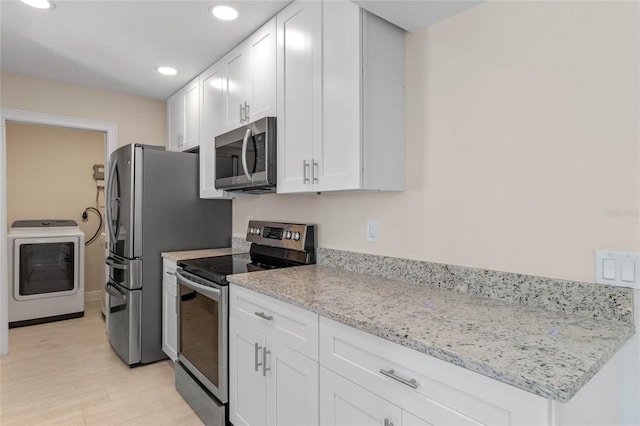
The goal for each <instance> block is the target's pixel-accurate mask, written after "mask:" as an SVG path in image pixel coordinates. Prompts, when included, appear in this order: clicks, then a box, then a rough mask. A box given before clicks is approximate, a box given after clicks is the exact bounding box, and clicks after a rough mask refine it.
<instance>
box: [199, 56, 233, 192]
mask: <svg viewBox="0 0 640 426" xmlns="http://www.w3.org/2000/svg"><path fill="white" fill-rule="evenodd" d="M222 69H223V67H222V61H218V62H217V63H215V64H213V65H212V66H210V67H209V68H208V69H207V70H206V71H205V72H203V73H202V74H201V75H200V91H201V96H200V100H201V104H200V198H228V195H227V192H226V191H222V190H220V189H216V143H215V136H216V132H217V129H220V128H221V127H223V125H224V122H225V109H224V90H223V87H224V77H223V74H222Z"/></svg>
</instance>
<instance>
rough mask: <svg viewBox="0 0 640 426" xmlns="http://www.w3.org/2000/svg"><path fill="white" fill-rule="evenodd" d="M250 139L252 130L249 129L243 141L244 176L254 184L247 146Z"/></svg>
mask: <svg viewBox="0 0 640 426" xmlns="http://www.w3.org/2000/svg"><path fill="white" fill-rule="evenodd" d="M250 137H251V129H247V132H246V133H245V134H244V139H243V140H242V170H244V175H245V176H246V177H247V179H249V182H252V179H251V175H250V174H249V168H248V167H247V144H248V143H249V138H250Z"/></svg>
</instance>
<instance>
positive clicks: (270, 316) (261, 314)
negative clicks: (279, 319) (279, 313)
mask: <svg viewBox="0 0 640 426" xmlns="http://www.w3.org/2000/svg"><path fill="white" fill-rule="evenodd" d="M254 314H255V315H257V316H259V317H260V318H264V319H266V320H267V321H271V320H272V319H273V315H267V314H265V313H264V312H254Z"/></svg>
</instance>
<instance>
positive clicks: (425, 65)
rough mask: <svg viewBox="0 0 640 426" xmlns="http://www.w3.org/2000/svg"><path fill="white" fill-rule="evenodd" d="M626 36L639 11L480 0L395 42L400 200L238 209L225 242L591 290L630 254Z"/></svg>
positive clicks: (349, 199) (639, 162) (613, 5)
mask: <svg viewBox="0 0 640 426" xmlns="http://www.w3.org/2000/svg"><path fill="white" fill-rule="evenodd" d="M639 31H640V25H639V7H638V3H637V2H604V1H602V2H488V3H485V4H482V5H480V6H477V7H475V8H472V9H470V10H467V11H465V12H463V13H461V14H459V15H457V16H454V17H452V18H449V19H447V20H444V21H441V22H439V23H438V24H435V25H432V26H430V27H428V28H426V29H424V30H422V31H420V32H416V33H411V34H407V36H406V188H407V189H406V191H404V192H402V193H347V194H323V195H286V196H283V195H263V196H260V197H257V198H254V199H249V200H235V201H234V206H233V211H234V215H233V219H234V230H233V234H234V236H236V237H244V235H245V227H246V223H247V219H248V218H249V217H253V218H255V219H269V220H292V221H304V222H312V223H317V224H318V229H319V238H318V240H319V242H318V243H319V245H320V246H321V247H327V248H334V249H344V250H351V251H359V252H367V253H375V254H381V255H388V256H398V257H406V258H411V259H421V260H429V261H434V262H443V263H451V264H458V265H467V266H474V267H481V268H487V269H496V270H503V271H511V272H519V273H526V274H533V275H541V276H547V277H554V278H564V279H571V280H579V281H587V282H593V281H594V277H593V275H594V272H593V271H594V250H596V249H611V250H620V251H635V252H639V251H640V215H639V213H638V211H639V208H640V143H639V136H640V130H639V114H640V110H639V103H640V96H639V78H638V76H639V70H640V69H639V66H638V61H639V47H640V46H639V42H638V34H639ZM367 219H377V220H378V226H379V240H378V242H377V243H367V242H366V239H365V225H366V221H367Z"/></svg>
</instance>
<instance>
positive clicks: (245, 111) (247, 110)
mask: <svg viewBox="0 0 640 426" xmlns="http://www.w3.org/2000/svg"><path fill="white" fill-rule="evenodd" d="M244 119H245V120H247V121H249V104H248V103H247V102H246V101H245V102H244Z"/></svg>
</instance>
